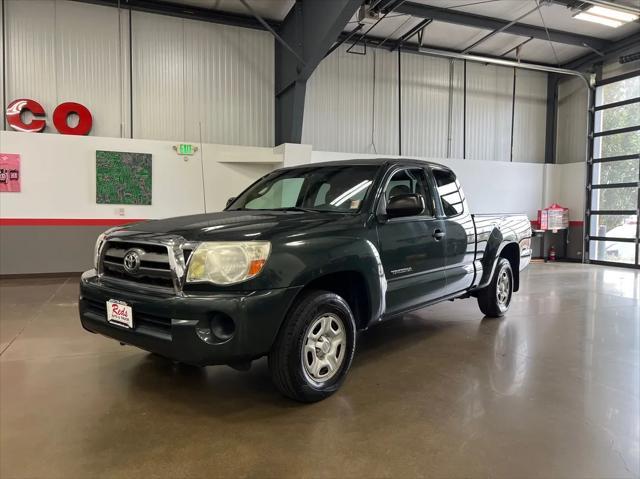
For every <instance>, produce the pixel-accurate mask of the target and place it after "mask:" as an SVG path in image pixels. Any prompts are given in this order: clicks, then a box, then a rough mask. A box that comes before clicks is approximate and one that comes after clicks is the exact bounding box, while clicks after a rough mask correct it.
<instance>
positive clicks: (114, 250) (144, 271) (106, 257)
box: [101, 240, 175, 289]
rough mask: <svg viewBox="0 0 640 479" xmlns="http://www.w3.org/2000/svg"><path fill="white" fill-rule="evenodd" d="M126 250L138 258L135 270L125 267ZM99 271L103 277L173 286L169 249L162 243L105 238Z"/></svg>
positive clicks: (149, 284) (163, 286)
mask: <svg viewBox="0 0 640 479" xmlns="http://www.w3.org/2000/svg"><path fill="white" fill-rule="evenodd" d="M129 251H135V252H137V253H138V256H139V258H140V264H139V267H138V268H137V269H136V271H135V272H130V271H128V270H127V269H126V268H125V264H124V258H125V255H126V254H127V253H128V252H129ZM101 272H102V275H103V278H105V279H109V278H111V279H116V280H125V281H132V282H135V283H139V284H144V285H148V286H156V287H162V288H171V289H173V288H175V283H174V272H173V271H172V267H171V259H170V258H169V248H168V247H167V246H166V245H164V244H154V243H143V242H135V241H120V240H108V241H107V242H106V243H105V245H104V246H103V248H102V260H101Z"/></svg>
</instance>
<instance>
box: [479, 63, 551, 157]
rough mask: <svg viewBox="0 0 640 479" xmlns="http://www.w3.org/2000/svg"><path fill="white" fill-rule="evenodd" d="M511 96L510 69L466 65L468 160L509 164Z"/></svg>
mask: <svg viewBox="0 0 640 479" xmlns="http://www.w3.org/2000/svg"><path fill="white" fill-rule="evenodd" d="M512 95H513V69H512V68H502V67H497V66H495V65H484V64H481V63H470V62H469V63H467V158H469V159H472V160H494V161H509V159H510V155H511V152H510V150H511V99H512ZM518 140H519V139H518ZM514 141H515V139H514ZM543 161H544V159H543Z"/></svg>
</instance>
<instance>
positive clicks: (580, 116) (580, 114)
mask: <svg viewBox="0 0 640 479" xmlns="http://www.w3.org/2000/svg"><path fill="white" fill-rule="evenodd" d="M556 141H557V147H556V148H557V149H556V163H576V162H584V161H585V155H586V147H587V88H586V86H585V84H584V82H583V81H582V80H580V79H579V78H572V79H570V80H565V81H562V82H561V83H560V85H559V87H558V136H557V139H556Z"/></svg>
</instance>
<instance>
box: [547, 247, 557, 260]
mask: <svg viewBox="0 0 640 479" xmlns="http://www.w3.org/2000/svg"><path fill="white" fill-rule="evenodd" d="M555 260H556V248H555V247H554V246H553V245H551V248H549V261H555Z"/></svg>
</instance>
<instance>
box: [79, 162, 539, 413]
mask: <svg viewBox="0 0 640 479" xmlns="http://www.w3.org/2000/svg"><path fill="white" fill-rule="evenodd" d="M530 238H531V225H530V222H529V220H528V219H527V217H526V216H524V215H476V214H471V213H470V211H469V208H468V206H467V201H466V199H465V196H464V193H463V191H462V188H461V186H460V183H459V182H458V180H457V179H456V176H455V174H454V173H453V172H452V171H451V170H450V169H448V168H446V167H444V166H442V165H439V164H436V163H427V162H422V161H417V160H404V159H394V160H349V161H339V162H330V163H317V164H311V165H306V166H298V167H291V168H282V169H278V170H275V171H273V172H271V173H269V174H267V175H266V176H264V177H262V178H261V179H259V180H258V181H256V182H255V183H254V184H252V185H251V186H249V187H248V188H247V189H246V190H245V191H243V192H242V193H240V195H239V196H237V197H235V198H232V199H230V200H229V202H228V203H227V207H226V208H225V209H224V211H221V212H218V213H206V214H198V215H193V216H184V217H178V218H169V219H161V220H153V221H145V222H141V223H136V224H131V225H128V226H125V227H119V228H114V229H111V230H109V231H107V232H105V233H104V234H102V235H100V237H99V238H98V240H97V243H96V246H95V265H94V269H91V270H89V271H87V272H85V273H84V274H83V275H82V278H81V282H80V299H79V310H80V319H81V322H82V326H83V327H84V328H85V329H87V330H88V331H91V332H94V333H99V334H102V335H104V336H108V337H110V338H113V339H115V340H117V341H119V342H121V343H123V344H130V345H134V346H137V347H139V348H142V349H144V350H147V351H150V352H152V353H156V354H158V355H161V356H165V357H167V358H170V359H172V360H174V361H178V362H182V363H187V364H192V365H198V366H205V365H214V364H227V365H230V366H232V367H235V368H238V369H246V368H248V367H249V366H250V364H251V361H253V360H255V359H257V358H260V357H262V356H268V364H269V369H270V372H271V376H272V379H273V382H274V383H275V385H276V387H277V388H278V389H279V390H280V391H281V392H282V393H283V394H285V395H286V396H288V397H290V398H293V399H296V400H299V401H303V402H313V401H318V400H321V399H323V398H325V397H327V396H329V395H330V394H332V393H333V392H335V391H336V390H337V389H338V388H339V387H340V385H341V384H342V383H343V381H344V379H345V376H346V375H347V372H348V370H349V367H350V366H351V362H352V359H353V356H354V353H355V350H356V342H357V334H358V332H359V331H361V330H365V329H367V328H369V327H370V326H372V325H374V324H376V323H378V322H380V321H385V320H387V319H391V318H393V317H397V316H399V315H402V314H403V313H406V312H408V311H413V310H416V309H419V308H423V307H425V306H429V305H432V304H434V303H437V302H440V301H444V300H452V299H456V298H468V297H475V298H477V301H478V305H479V306H480V310H481V311H482V313H484V315H485V316H488V317H499V316H502V315H503V314H504V313H505V312H506V311H507V309H508V308H509V305H510V303H511V298H512V294H513V293H514V292H515V291H518V288H519V284H520V271H521V270H522V269H523V268H525V267H526V266H527V265H528V263H529V261H530V258H531V248H530Z"/></svg>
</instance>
